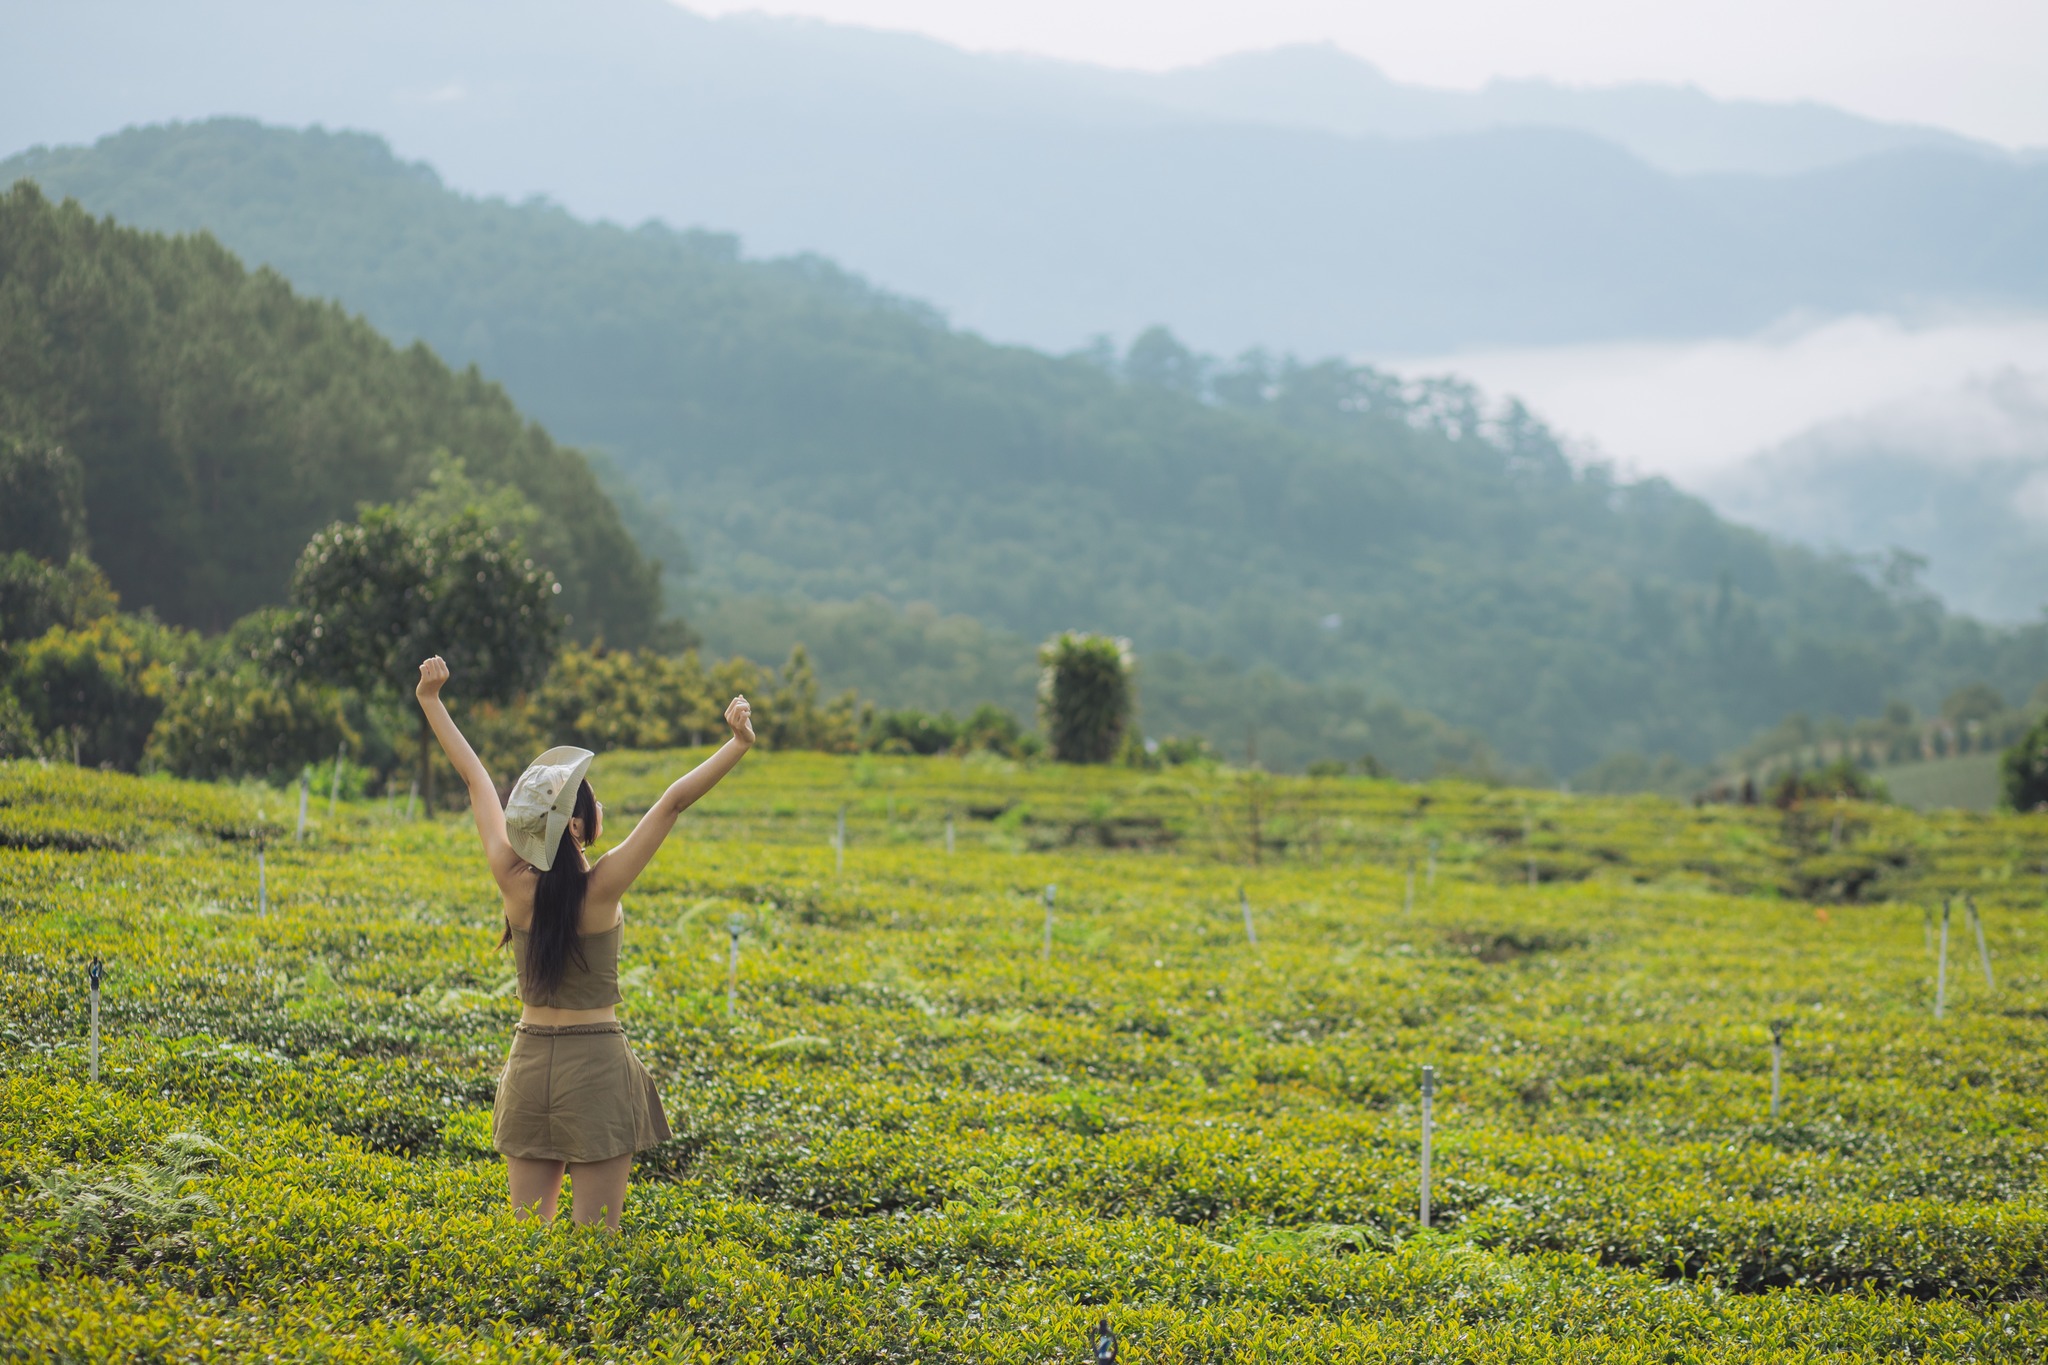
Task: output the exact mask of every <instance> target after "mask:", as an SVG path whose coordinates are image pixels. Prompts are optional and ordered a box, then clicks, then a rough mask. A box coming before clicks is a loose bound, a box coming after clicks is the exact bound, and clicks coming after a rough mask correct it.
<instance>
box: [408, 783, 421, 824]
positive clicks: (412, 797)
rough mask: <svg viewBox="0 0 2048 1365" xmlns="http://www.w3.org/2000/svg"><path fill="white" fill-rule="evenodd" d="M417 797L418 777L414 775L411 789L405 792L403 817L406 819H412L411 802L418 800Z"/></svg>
mask: <svg viewBox="0 0 2048 1365" xmlns="http://www.w3.org/2000/svg"><path fill="white" fill-rule="evenodd" d="M419 799H420V780H419V779H418V778H417V777H415V778H414V779H413V780H412V790H411V791H409V792H407V793H406V794H405V818H406V819H408V820H410V819H412V806H413V802H415V801H417V800H419Z"/></svg>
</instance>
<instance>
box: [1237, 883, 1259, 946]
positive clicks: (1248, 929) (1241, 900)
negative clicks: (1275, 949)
mask: <svg viewBox="0 0 2048 1365" xmlns="http://www.w3.org/2000/svg"><path fill="white" fill-rule="evenodd" d="M1237 908H1238V909H1240V910H1242V911H1243V912H1244V941H1245V942H1246V943H1248V944H1250V945H1251V946H1252V947H1254V948H1256V947H1258V946H1259V936H1258V934H1257V933H1256V932H1254V931H1253V929H1252V903H1251V901H1250V900H1249V899H1247V898H1246V896H1245V894H1244V888H1243V887H1242V886H1240V887H1238V888H1237Z"/></svg>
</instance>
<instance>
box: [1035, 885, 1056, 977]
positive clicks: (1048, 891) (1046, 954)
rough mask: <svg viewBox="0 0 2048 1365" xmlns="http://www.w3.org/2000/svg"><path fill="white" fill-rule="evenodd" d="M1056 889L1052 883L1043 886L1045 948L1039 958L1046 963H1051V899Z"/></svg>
mask: <svg viewBox="0 0 2048 1365" xmlns="http://www.w3.org/2000/svg"><path fill="white" fill-rule="evenodd" d="M1057 889H1058V888H1057V885H1056V884H1055V883H1053V882H1047V883H1046V884H1045V948H1044V950H1043V951H1042V952H1041V953H1040V954H1039V956H1041V957H1043V958H1044V959H1045V960H1046V961H1047V962H1050V961H1052V898H1053V893H1054V892H1055V891H1056V890H1057Z"/></svg>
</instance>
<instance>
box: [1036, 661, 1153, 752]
mask: <svg viewBox="0 0 2048 1365" xmlns="http://www.w3.org/2000/svg"><path fill="white" fill-rule="evenodd" d="M1130 651H1131V645H1130V641H1128V640H1119V639H1112V638H1111V637H1109V636H1107V635H1084V634H1080V633H1078V632H1075V631H1071V630H1070V631H1064V632H1062V633H1060V634H1059V635H1055V636H1054V637H1053V638H1052V639H1050V640H1048V641H1046V642H1045V644H1043V645H1042V646H1040V647H1039V651H1038V663H1039V666H1040V668H1041V669H1042V670H1043V671H1042V672H1041V673H1040V674H1039V680H1038V710H1039V719H1040V722H1041V723H1042V724H1043V725H1044V727H1045V734H1046V738H1047V740H1048V741H1049V742H1050V744H1051V746H1052V756H1053V757H1054V758H1055V759H1056V760H1058V761H1059V762H1061V763H1107V762H1109V761H1110V760H1111V759H1113V758H1115V757H1116V756H1117V754H1118V752H1119V751H1120V749H1121V748H1122V745H1123V738H1124V731H1125V730H1126V729H1127V728H1128V727H1129V726H1130V723H1131V709H1132V701H1133V699H1134V698H1133V688H1132V685H1131V664H1132V660H1131V652H1130Z"/></svg>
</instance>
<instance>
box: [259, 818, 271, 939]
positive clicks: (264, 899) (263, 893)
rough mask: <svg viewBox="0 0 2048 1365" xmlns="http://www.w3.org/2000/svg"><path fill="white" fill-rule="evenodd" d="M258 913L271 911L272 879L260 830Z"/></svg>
mask: <svg viewBox="0 0 2048 1365" xmlns="http://www.w3.org/2000/svg"><path fill="white" fill-rule="evenodd" d="M262 818H263V817H262V816H260V815H259V816H258V817H257V819H259V820H260V819H262ZM256 913H257V914H259V915H268V914H269V913H270V879H269V875H268V873H267V872H266V871H265V869H264V866H263V833H262V831H260V830H259V831H257V834H256Z"/></svg>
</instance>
